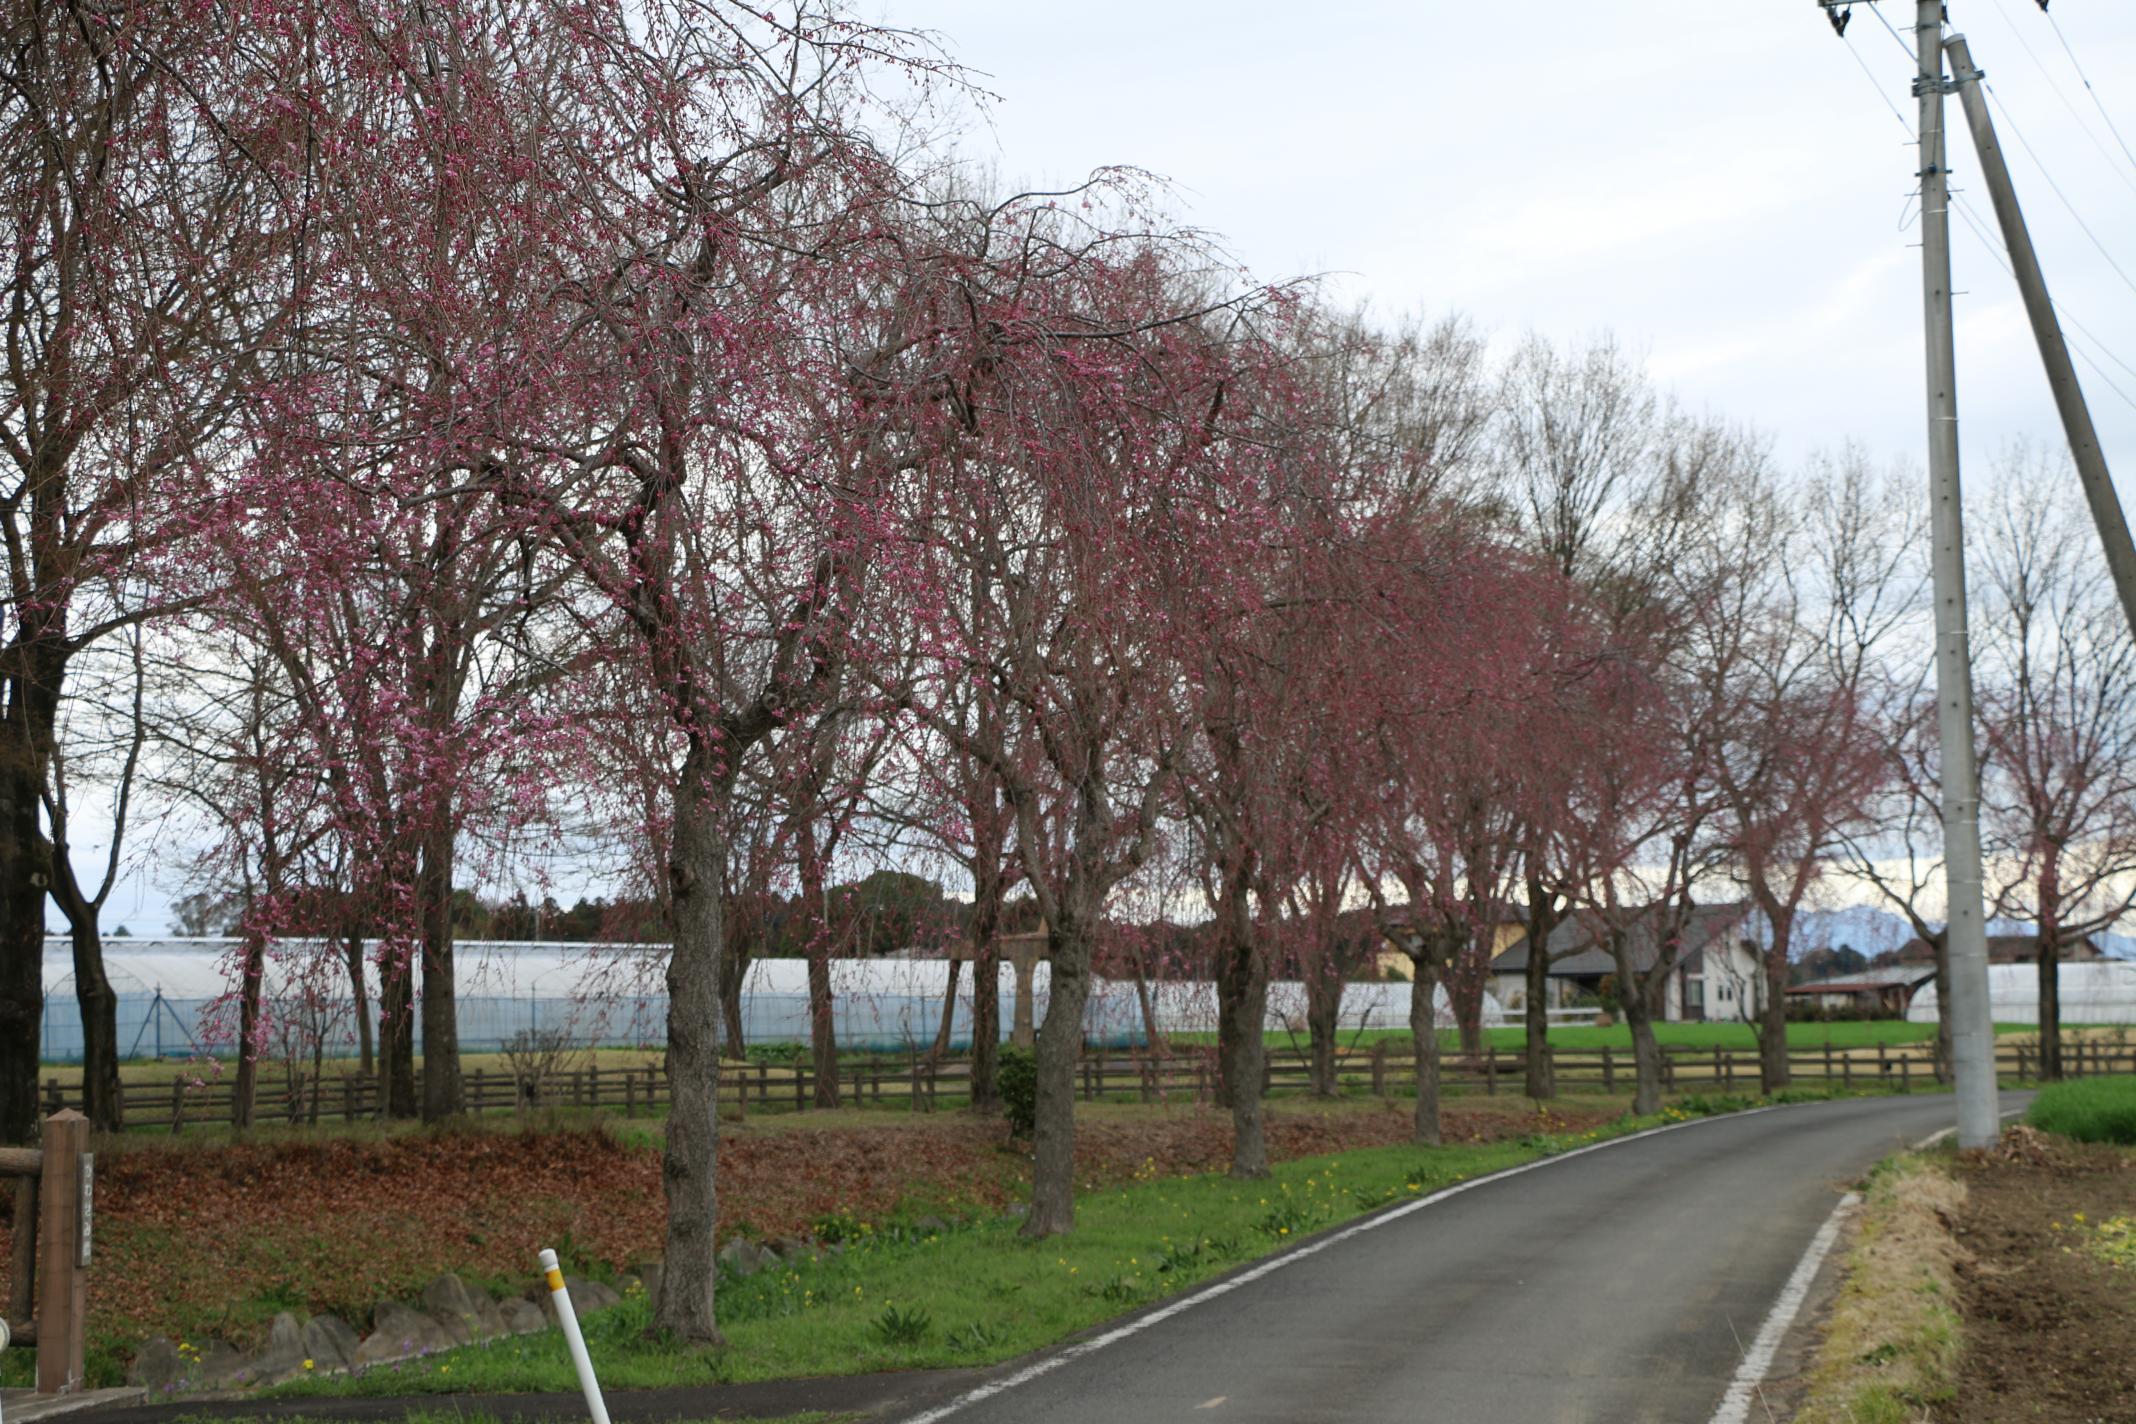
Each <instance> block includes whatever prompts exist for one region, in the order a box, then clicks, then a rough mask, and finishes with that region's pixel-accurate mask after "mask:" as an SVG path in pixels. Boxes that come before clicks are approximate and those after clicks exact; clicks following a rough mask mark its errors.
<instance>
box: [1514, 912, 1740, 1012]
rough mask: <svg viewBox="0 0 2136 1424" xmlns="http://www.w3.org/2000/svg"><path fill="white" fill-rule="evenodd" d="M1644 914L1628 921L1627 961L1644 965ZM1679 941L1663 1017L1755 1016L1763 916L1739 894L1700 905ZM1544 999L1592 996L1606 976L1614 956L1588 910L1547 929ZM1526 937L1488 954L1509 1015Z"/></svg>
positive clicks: (1650, 930) (1652, 945) (1655, 950)
mask: <svg viewBox="0 0 2136 1424" xmlns="http://www.w3.org/2000/svg"><path fill="white" fill-rule="evenodd" d="M1656 918H1658V917H1653V916H1651V914H1649V915H1645V916H1642V917H1641V918H1640V919H1638V920H1636V921H1634V923H1633V924H1632V927H1631V931H1630V933H1631V942H1630V955H1631V960H1632V966H1633V968H1634V969H1636V970H1638V971H1639V972H1640V973H1646V972H1648V971H1650V970H1651V969H1652V968H1653V967H1654V965H1655V963H1656V962H1657V961H1658V959H1659V958H1660V949H1659V945H1658V943H1657V941H1656V937H1655V923H1654V921H1655V919H1656ZM1684 939H1685V948H1684V950H1683V952H1682V954H1681V956H1680V957H1679V959H1678V961H1677V966H1676V969H1675V971H1674V972H1673V973H1671V974H1670V975H1669V980H1668V987H1667V994H1666V998H1665V1001H1664V1003H1663V1006H1662V1017H1663V1018H1664V1019H1665V1020H1666V1021H1667V1022H1670V1023H1682V1022H1700V1021H1705V1022H1726V1023H1737V1022H1743V1021H1747V1020H1750V1019H1754V1018H1756V1017H1757V1015H1758V1013H1759V1011H1760V1010H1761V1009H1762V1008H1763V1007H1764V1002H1765V992H1764V984H1765V980H1764V976H1763V974H1762V973H1761V972H1760V965H1759V951H1758V946H1759V944H1761V943H1762V942H1763V940H1764V933H1763V920H1762V917H1761V916H1759V915H1758V914H1757V913H1756V912H1755V911H1754V910H1752V908H1751V907H1750V905H1749V904H1748V903H1746V902H1738V903H1735V904H1727V905H1700V906H1697V907H1696V908H1694V909H1693V910H1692V911H1691V918H1690V921H1689V923H1688V924H1687V925H1686V926H1685V928H1684ZM1547 952H1548V955H1549V959H1550V967H1549V971H1548V972H1549V982H1550V996H1551V997H1550V1007H1552V1008H1564V1007H1569V1006H1571V1005H1573V1004H1574V1003H1576V1002H1579V1001H1581V1000H1582V999H1583V998H1584V999H1585V1000H1586V1001H1587V1002H1593V1001H1594V996H1595V995H1597V994H1598V993H1599V991H1600V989H1601V986H1602V981H1603V980H1604V979H1605V978H1614V976H1615V975H1616V973H1617V961H1616V959H1615V957H1614V956H1612V954H1611V953H1610V950H1609V947H1608V945H1607V943H1606V941H1605V940H1604V939H1603V937H1602V933H1601V923H1600V921H1599V920H1598V918H1597V917H1596V916H1594V915H1593V914H1590V913H1580V914H1575V915H1572V916H1570V917H1568V918H1567V919H1566V920H1564V921H1563V922H1562V923H1561V924H1559V925H1558V927H1557V928H1556V929H1555V930H1553V931H1552V932H1551V934H1550V941H1549V946H1548V951H1547ZM1527 969H1528V940H1527V937H1526V936H1525V935H1523V936H1521V937H1520V938H1519V939H1517V940H1515V941H1514V942H1513V943H1512V944H1511V945H1509V946H1508V947H1507V949H1506V951H1505V952H1504V953H1503V954H1501V955H1499V956H1498V957H1497V958H1496V959H1494V960H1492V961H1491V983H1492V990H1493V992H1494V993H1495V995H1496V997H1497V999H1498V1001H1499V1002H1500V1003H1501V1004H1503V1005H1504V1006H1505V1011H1506V1013H1507V1014H1509V1015H1513V1016H1516V1017H1517V1016H1518V1015H1519V1014H1520V1013H1521V1012H1522V1011H1523V1010H1524V1009H1525V1008H1526V1006H1527V1001H1528V979H1527Z"/></svg>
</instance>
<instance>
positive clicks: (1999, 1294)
mask: <svg viewBox="0 0 2136 1424" xmlns="http://www.w3.org/2000/svg"><path fill="white" fill-rule="evenodd" d="M1959 1171H1960V1174H1961V1176H1962V1178H1963V1180H1964V1181H1965V1184H1966V1188H1967V1199H1966V1204H1965V1206H1964V1208H1963V1209H1962V1210H1961V1211H1960V1213H1959V1215H1958V1234H1959V1239H1960V1240H1961V1241H1962V1242H1963V1243H1964V1245H1965V1246H1966V1248H1967V1249H1968V1251H1969V1252H1970V1253H1971V1258H1972V1259H1971V1260H1970V1261H1967V1262H1965V1263H1963V1264H1962V1265H1961V1266H1960V1268H1959V1272H1958V1279H1959V1290H1960V1295H1961V1298H1962V1306H1963V1314H1964V1317H1965V1352H1964V1360H1963V1364H1962V1366H1961V1374H1960V1380H1959V1386H1958V1391H1957V1398H1956V1400H1955V1401H1953V1402H1952V1403H1950V1404H1947V1405H1944V1406H1942V1407H1940V1408H1939V1409H1938V1410H1937V1412H1936V1416H1935V1417H1936V1419H1937V1420H1938V1421H1941V1424H2008V1421H2011V1420H2018V1419H2040V1420H2056V1421H2069V1424H2129V1421H2136V1349H2132V1348H2131V1346H2130V1342H2131V1341H2132V1340H2136V1272H2132V1271H2130V1270H2128V1269H2127V1268H2125V1267H2116V1266H2112V1265H2109V1264H2107V1263H2106V1261H2105V1260H2103V1259H2101V1258H2100V1257H2099V1256H2097V1255H2095V1254H2094V1253H2092V1252H2090V1251H2088V1250H2086V1249H2085V1244H2084V1243H2085V1238H2086V1235H2087V1233H2088V1231H2090V1230H2091V1229H2092V1228H2094V1227H2095V1226H2096V1224H2097V1223H2099V1222H2102V1221H2105V1220H2107V1219H2109V1218H2112V1217H2115V1216H2125V1215H2128V1214H2130V1213H2132V1212H2136V1153H2130V1152H2128V1151H2127V1150H2125V1149H2117V1148H2110V1147H2085V1146H2080V1145H2078V1144H2076V1143H2071V1142H2068V1141H2065V1140H2063V1139H2059V1138H2054V1137H2049V1136H2047V1135H2046V1134H2043V1133H2037V1132H2033V1131H2031V1130H2030V1129H2027V1128H2018V1129H2014V1130H2013V1132H2012V1133H2011V1135H2010V1137H2009V1138H2008V1139H2006V1140H2005V1142H2004V1143H2003V1145H2002V1147H2000V1148H1998V1149H1997V1150H1995V1151H1992V1152H1985V1153H1968V1154H1965V1156H1964V1158H1963V1159H1962V1160H1961V1164H1960V1167H1959Z"/></svg>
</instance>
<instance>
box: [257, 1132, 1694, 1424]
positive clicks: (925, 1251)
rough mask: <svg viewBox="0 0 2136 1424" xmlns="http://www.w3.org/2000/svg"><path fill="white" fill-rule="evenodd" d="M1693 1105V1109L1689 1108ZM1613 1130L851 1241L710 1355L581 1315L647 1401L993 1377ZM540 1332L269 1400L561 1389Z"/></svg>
mask: <svg viewBox="0 0 2136 1424" xmlns="http://www.w3.org/2000/svg"><path fill="white" fill-rule="evenodd" d="M1698 1106H1705V1105H1698ZM1695 1110H1696V1109H1695V1108H1691V1109H1687V1108H1684V1107H1678V1108H1672V1109H1670V1110H1668V1111H1667V1112H1665V1113H1664V1115H1663V1116H1662V1117H1661V1118H1651V1119H1644V1120H1640V1119H1631V1118H1626V1119H1622V1120H1620V1121H1618V1122H1615V1123H1612V1124H1609V1125H1608V1126H1606V1127H1603V1128H1599V1129H1596V1130H1594V1131H1592V1132H1588V1133H1582V1134H1577V1135H1573V1134H1541V1133H1538V1134H1535V1135H1531V1136H1529V1137H1525V1138H1522V1139H1519V1140H1516V1141H1510V1142H1501V1143H1495V1144H1491V1145H1487V1146H1465V1147H1445V1148H1437V1149H1425V1148H1418V1147H1407V1146H1403V1147H1385V1148H1371V1149H1361V1150H1357V1151H1352V1152H1345V1153H1341V1154H1337V1155H1334V1156H1326V1157H1314V1158H1304V1159H1300V1160H1297V1161H1292V1162H1286V1163H1282V1164H1280V1165H1279V1166H1277V1167H1276V1168H1275V1169H1274V1171H1273V1172H1272V1173H1271V1175H1270V1176H1269V1178H1268V1179H1267V1180H1266V1181H1263V1182H1252V1183H1241V1182H1234V1181H1231V1180H1229V1179H1228V1178H1226V1177H1223V1176H1219V1175H1205V1176H1196V1177H1185V1178H1170V1179H1153V1180H1148V1181H1141V1182H1136V1183H1131V1184H1128V1185H1125V1186H1121V1187H1116V1188H1110V1189H1107V1190H1104V1191H1099V1192H1084V1193H1081V1194H1079V1196H1078V1200H1077V1203H1076V1228H1075V1230H1074V1232H1072V1233H1071V1234H1070V1235H1068V1236H1066V1237H1061V1238H1056V1239H1054V1240H1050V1241H1037V1242H1033V1241H1025V1240H1023V1239H1022V1238H1021V1237H1019V1236H1018V1235H1017V1223H1016V1222H1015V1221H1014V1220H1012V1219H989V1220H984V1221H977V1222H970V1223H965V1224H962V1225H959V1226H956V1227H953V1228H952V1229H950V1230H948V1231H944V1232H937V1233H933V1234H928V1235H918V1234H915V1233H914V1232H912V1231H911V1230H909V1229H906V1228H903V1227H899V1226H894V1225H893V1226H873V1227H870V1228H868V1229H862V1230H859V1231H858V1232H857V1233H856V1235H855V1239H854V1240H853V1242H852V1244H850V1245H848V1246H847V1248H846V1249H845V1251H844V1253H843V1254H841V1255H838V1256H832V1257H825V1258H823V1259H820V1260H817V1261H813V1262H803V1263H801V1264H800V1265H798V1266H797V1267H794V1268H781V1269H778V1270H776V1271H766V1272H763V1273H761V1274H759V1275H756V1276H753V1277H750V1278H748V1279H747V1280H731V1279H725V1278H723V1279H722V1282H721V1285H720V1294H719V1313H720V1327H721V1329H722V1330H723V1331H724V1332H725V1334H726V1336H727V1341H728V1344H727V1348H725V1349H724V1350H705V1349H695V1348H689V1347H684V1346H681V1345H678V1344H676V1343H674V1342H671V1341H666V1340H662V1339H659V1338H656V1337H649V1336H648V1334H647V1332H648V1329H649V1327H650V1325H651V1322H652V1310H651V1304H650V1302H649V1301H648V1300H646V1299H645V1297H644V1296H643V1295H642V1294H641V1293H637V1292H635V1291H633V1292H632V1293H631V1294H628V1295H626V1297H625V1299H624V1301H623V1303H622V1304H621V1305H618V1306H616V1307H614V1308H612V1309H610V1310H607V1311H604V1312H602V1313H600V1314H597V1315H593V1316H589V1317H587V1319H586V1321H585V1331H586V1337H587V1342H588V1346H589V1349H590V1350H591V1352H592V1355H593V1359H594V1362H595V1365H596V1368H597V1369H598V1371H599V1373H600V1377H601V1381H602V1383H603V1384H604V1385H606V1386H608V1387H611V1388H617V1389H628V1388H646V1387H655V1386H669V1385H680V1384H709V1383H728V1382H744V1381H751V1380H765V1379H786V1378H794V1377H802V1376H811V1375H834V1374H854V1373H864V1372H869V1371H875V1370H891V1369H919V1368H933V1367H944V1366H972V1365H986V1364H993V1363H997V1362H999V1361H1002V1360H1007V1359H1011V1358H1013V1357H1015V1356H1017V1355H1020V1354H1023V1353H1025V1352H1027V1351H1030V1350H1034V1349H1037V1348H1039V1347H1041V1346H1044V1345H1048V1344H1051V1343H1053V1342H1055V1341H1057V1340H1059V1339H1061V1338H1062V1337H1064V1336H1067V1335H1070V1334H1072V1333H1074V1332H1075V1331H1078V1330H1081V1329H1084V1328H1085V1327H1088V1326H1091V1325H1095V1324H1098V1323H1099V1322H1101V1321H1104V1320H1106V1319H1109V1318H1111V1317H1113V1316H1116V1315H1119V1314H1121V1313H1123V1312H1125V1311H1128V1310H1132V1309H1134V1308H1135V1307H1137V1306H1140V1305H1143V1304H1146V1303H1148V1302H1151V1301H1155V1300H1160V1299H1162V1298H1164V1297H1166V1296H1169V1295H1174V1294H1177V1293H1178V1292H1180V1291H1182V1290H1184V1289H1186V1288H1188V1287H1191V1286H1193V1285H1195V1284H1197V1283H1199V1282H1201V1281H1204V1280H1207V1279H1209V1278H1210V1277H1211V1276H1214V1275H1217V1274H1219V1273H1221V1272H1223V1271H1226V1270H1229V1269H1231V1268H1233V1267H1235V1266H1238V1265H1241V1264H1244V1263H1246V1262H1248V1261H1252V1260H1254V1259H1256V1258H1258V1257H1261V1256H1265V1255H1267V1254H1269V1253H1271V1252H1273V1251H1276V1250H1279V1249H1281V1248H1282V1247H1283V1246H1286V1245H1288V1244H1290V1243H1291V1242H1293V1241H1295V1240H1297V1239H1299V1238H1301V1237H1303V1236H1306V1235H1309V1234H1311V1233H1312V1232H1314V1231H1318V1230H1321V1229H1323V1228H1326V1227H1330V1226H1335V1225H1338V1224H1340V1223H1343V1222H1346V1221H1350V1220H1352V1219H1354V1218H1356V1217H1358V1216H1361V1215H1363V1214H1364V1213H1365V1212H1367V1211H1370V1210H1373V1209H1375V1208H1377V1207H1380V1206H1384V1205H1387V1204H1389V1203H1392V1202H1397V1201H1402V1200H1406V1199H1409V1198H1413V1197H1417V1196H1421V1195H1424V1194H1425V1193H1428V1192H1431V1191H1434V1190H1437V1189H1438V1188H1441V1187H1444V1186H1447V1185H1450V1184H1452V1183H1454V1182H1458V1181H1463V1180H1466V1179H1468V1178H1471V1177H1475V1176H1479V1175H1482V1174H1484V1173H1488V1172H1494V1171H1499V1170H1502V1169H1504V1168H1506V1167H1512V1166H1517V1165H1519V1164H1521V1163H1524V1162H1530V1161H1534V1160H1536V1159H1537V1158H1540V1157H1544V1156H1549V1155H1552V1154H1555V1153H1559V1152H1564V1151H1567V1150H1569V1149H1571V1148H1573V1147H1575V1146H1579V1145H1583V1144H1585V1143H1586V1142H1589V1141H1595V1140H1601V1139H1604V1138H1608V1137H1612V1136H1617V1135H1620V1134H1622V1133H1625V1132H1629V1131H1634V1130H1637V1129H1639V1128H1642V1127H1650V1126H1653V1125H1655V1124H1656V1123H1657V1122H1662V1121H1682V1120H1684V1119H1685V1118H1687V1117H1689V1116H1692V1115H1694V1114H1695ZM573 1387H574V1376H573V1374H572V1370H571V1364H570V1361H569V1358H568V1357H567V1356H566V1354H565V1351H564V1346H563V1341H562V1339H561V1338H560V1337H559V1336H558V1335H556V1334H555V1333H554V1332H548V1333H544V1334H541V1335H531V1336H521V1337H517V1338H514V1339H508V1340H501V1341H497V1342H494V1343H492V1344H488V1345H478V1346H470V1347H468V1348H465V1349H460V1350H454V1351H450V1352H445V1353H441V1354H438V1355H434V1356H431V1357H429V1358H426V1359H421V1360H413V1361H405V1362H402V1363H400V1364H396V1365H381V1366H378V1367H375V1368H373V1369H371V1370H368V1371H366V1372H365V1373H363V1374H362V1375H359V1376H341V1377H330V1378H325V1379H308V1380H302V1381H296V1382H293V1383H291V1384H289V1385H285V1386H283V1387H282V1388H281V1389H280V1390H279V1391H278V1392H279V1393H281V1394H284V1395H306V1396H310V1395H347V1394H362V1395H391V1394H420V1393H457V1392H462V1391H467V1392H479V1391H488V1390H497V1391H521V1390H544V1391H547V1390H568V1389H571V1388H573Z"/></svg>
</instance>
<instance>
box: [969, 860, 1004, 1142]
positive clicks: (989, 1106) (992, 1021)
mask: <svg viewBox="0 0 2136 1424" xmlns="http://www.w3.org/2000/svg"><path fill="white" fill-rule="evenodd" d="M986 863H987V862H986V861H985V860H982V861H981V862H980V864H981V865H985V864H986ZM992 867H993V868H992V870H991V872H990V873H984V872H983V873H981V874H978V875H975V876H974V877H973V887H972V888H973V896H972V1111H973V1112H975V1113H996V1112H999V1111H1001V1092H1000V1090H999V1089H998V1088H996V1086H995V1078H994V1069H995V1066H996V1065H997V1064H998V1063H999V1062H1000V1061H1001V939H1000V930H1001V891H1002V887H1001V870H1000V857H999V856H998V855H997V856H995V857H993V859H992Z"/></svg>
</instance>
